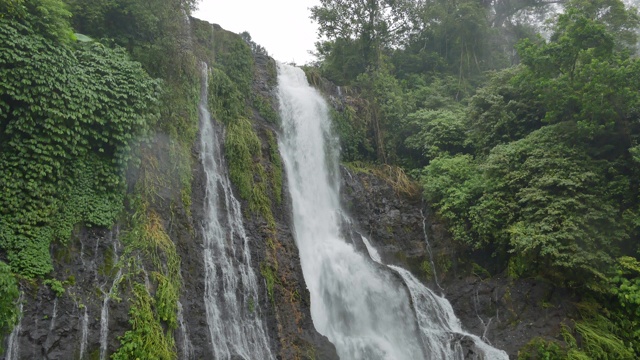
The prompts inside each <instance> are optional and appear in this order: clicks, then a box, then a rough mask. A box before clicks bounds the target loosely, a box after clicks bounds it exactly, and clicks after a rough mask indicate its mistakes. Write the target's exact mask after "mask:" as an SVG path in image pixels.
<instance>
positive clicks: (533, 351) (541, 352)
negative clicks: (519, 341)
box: [518, 337, 566, 360]
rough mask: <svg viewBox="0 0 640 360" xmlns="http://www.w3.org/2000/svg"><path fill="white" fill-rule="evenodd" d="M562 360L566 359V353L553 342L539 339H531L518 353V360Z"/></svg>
mask: <svg viewBox="0 0 640 360" xmlns="http://www.w3.org/2000/svg"><path fill="white" fill-rule="evenodd" d="M536 359H545V360H562V359H566V351H565V350H564V349H562V347H561V346H560V345H559V344H558V343H557V342H555V341H553V340H546V339H544V338H541V337H536V338H533V339H532V340H531V341H529V342H528V343H527V344H526V345H525V346H524V347H523V348H522V349H520V351H518V360H536Z"/></svg>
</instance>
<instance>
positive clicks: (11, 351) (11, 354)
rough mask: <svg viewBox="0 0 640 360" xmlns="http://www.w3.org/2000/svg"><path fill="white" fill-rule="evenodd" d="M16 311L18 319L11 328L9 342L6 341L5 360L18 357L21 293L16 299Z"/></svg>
mask: <svg viewBox="0 0 640 360" xmlns="http://www.w3.org/2000/svg"><path fill="white" fill-rule="evenodd" d="M18 304H19V305H18V310H19V314H20V315H19V316H20V319H19V320H18V324H17V325H16V326H15V327H14V328H13V331H11V334H9V340H8V341H7V354H6V359H7V360H18V358H19V356H20V331H22V310H23V309H22V307H23V305H22V293H20V297H19V298H18Z"/></svg>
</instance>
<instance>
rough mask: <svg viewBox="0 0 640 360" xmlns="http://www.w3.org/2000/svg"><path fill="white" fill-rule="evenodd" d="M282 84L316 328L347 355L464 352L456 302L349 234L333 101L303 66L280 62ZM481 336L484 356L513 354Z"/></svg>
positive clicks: (288, 156) (397, 359)
mask: <svg viewBox="0 0 640 360" xmlns="http://www.w3.org/2000/svg"><path fill="white" fill-rule="evenodd" d="M278 82H279V91H278V95H279V100H280V111H281V117H282V128H283V130H282V131H283V133H282V135H281V136H280V138H279V142H280V150H281V153H282V158H283V160H284V163H285V167H286V169H287V176H288V181H289V187H290V191H291V198H292V202H293V218H294V227H295V237H296V242H297V244H298V248H299V250H300V258H301V263H302V270H303V273H304V277H305V281H306V283H307V286H308V288H309V292H310V294H311V315H312V318H313V322H314V325H315V327H316V329H317V330H318V331H319V332H320V333H322V334H323V335H325V336H327V337H328V338H329V340H330V341H331V342H332V343H333V344H334V345H335V346H336V349H337V351H338V355H339V356H340V357H341V358H342V359H367V360H378V359H380V360H382V359H384V360H415V359H432V360H436V359H438V360H440V359H441V360H450V359H458V358H460V356H462V345H461V344H460V341H459V340H460V339H461V338H462V337H472V338H473V335H469V334H466V333H464V332H463V331H462V329H461V327H460V323H459V320H458V319H457V318H455V315H454V314H453V310H452V309H451V305H450V304H449V302H448V301H446V300H445V299H444V298H440V297H438V296H436V295H435V294H433V293H432V292H431V291H430V290H429V289H427V288H426V287H424V285H422V284H420V282H418V281H417V280H416V279H415V278H414V277H413V276H412V275H411V274H410V273H409V272H408V271H406V270H404V269H401V268H392V269H391V270H393V271H394V272H397V273H398V275H400V278H398V276H397V275H395V274H394V273H393V272H392V271H391V270H389V271H385V269H387V268H385V267H380V266H377V265H376V264H375V263H373V262H372V261H370V260H369V259H367V258H366V257H365V256H363V255H362V254H360V253H358V252H357V251H356V250H355V249H354V247H353V246H351V245H348V244H347V243H346V242H345V241H344V239H343V238H342V236H341V234H340V226H339V225H340V220H339V219H340V214H341V213H342V211H341V209H340V205H339V198H338V194H339V179H338V169H337V162H338V154H337V151H336V149H337V146H335V144H336V141H335V137H334V136H333V135H332V133H331V131H330V128H331V125H330V119H329V116H328V109H327V105H326V103H325V101H324V100H323V99H322V97H321V96H320V94H319V93H318V92H317V91H316V90H315V89H313V88H311V87H310V86H309V84H308V82H307V80H306V77H305V75H304V73H303V72H302V70H300V69H297V68H294V67H291V66H287V65H283V64H279V66H278ZM362 240H363V242H364V244H365V246H366V247H367V250H368V251H369V257H370V258H371V259H372V260H374V261H375V262H378V263H380V264H381V262H380V255H379V254H378V253H377V251H376V250H375V248H373V246H371V244H370V243H369V241H368V239H366V238H364V237H362ZM432 308H433V309H432ZM431 323H434V324H435V325H433V326H432V325H431ZM434 327H435V329H434ZM476 339H477V337H475V338H474V342H475V344H476V346H475V348H476V350H477V351H478V354H479V356H478V357H477V358H478V359H486V360H494V359H496V360H497V359H508V358H507V357H506V353H504V352H503V351H500V350H496V349H493V348H491V347H490V346H488V345H486V344H484V343H482V342H481V341H480V340H479V339H477V340H478V341H475V340H476ZM484 347H486V348H484Z"/></svg>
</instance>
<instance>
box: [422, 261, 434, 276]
mask: <svg viewBox="0 0 640 360" xmlns="http://www.w3.org/2000/svg"><path fill="white" fill-rule="evenodd" d="M420 269H422V272H423V274H424V277H425V279H427V280H431V279H433V269H432V268H431V263H430V262H429V261H427V260H425V261H423V262H422V263H421V264H420Z"/></svg>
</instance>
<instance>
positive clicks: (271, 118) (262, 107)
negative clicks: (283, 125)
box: [253, 94, 280, 125]
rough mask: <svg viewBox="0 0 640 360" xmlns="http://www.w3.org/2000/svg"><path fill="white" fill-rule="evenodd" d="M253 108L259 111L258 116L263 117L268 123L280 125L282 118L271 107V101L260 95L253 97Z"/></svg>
mask: <svg viewBox="0 0 640 360" xmlns="http://www.w3.org/2000/svg"><path fill="white" fill-rule="evenodd" d="M253 107H254V108H255V109H256V110H257V111H258V114H260V116H262V117H263V118H264V119H265V120H267V122H268V123H270V124H274V125H278V124H279V122H280V118H279V116H278V113H277V112H276V111H275V110H274V108H273V106H272V105H271V101H269V99H267V98H265V97H264V96H262V95H260V94H255V95H254V96H253Z"/></svg>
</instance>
